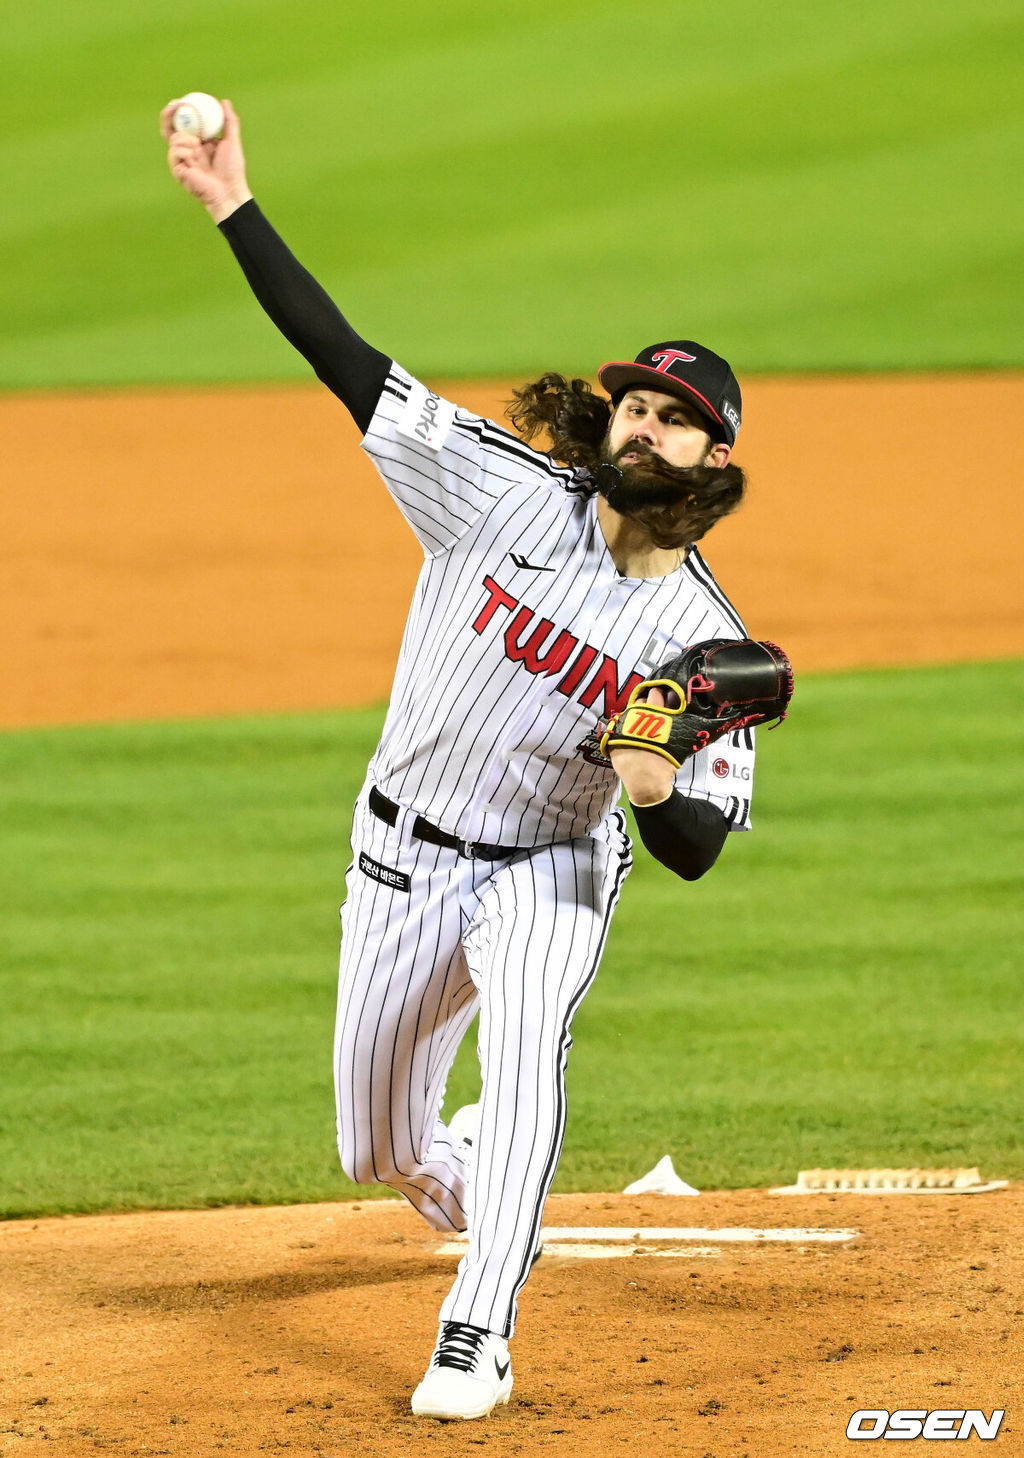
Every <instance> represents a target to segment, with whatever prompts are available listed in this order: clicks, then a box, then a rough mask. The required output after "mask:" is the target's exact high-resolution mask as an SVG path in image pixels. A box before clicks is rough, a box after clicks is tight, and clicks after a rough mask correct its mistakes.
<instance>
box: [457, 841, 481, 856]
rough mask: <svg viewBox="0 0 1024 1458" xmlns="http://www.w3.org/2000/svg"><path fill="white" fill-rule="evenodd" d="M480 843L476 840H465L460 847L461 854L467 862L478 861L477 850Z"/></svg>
mask: <svg viewBox="0 0 1024 1458" xmlns="http://www.w3.org/2000/svg"><path fill="white" fill-rule="evenodd" d="M477 844H478V842H477V841H475V840H464V841H462V843H461V844H460V846H459V854H460V855H462V856H465V858H466V860H467V861H475V860H476V848H477Z"/></svg>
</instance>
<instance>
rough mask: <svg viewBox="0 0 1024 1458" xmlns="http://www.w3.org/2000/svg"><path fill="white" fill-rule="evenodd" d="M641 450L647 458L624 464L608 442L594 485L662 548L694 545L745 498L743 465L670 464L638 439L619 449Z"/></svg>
mask: <svg viewBox="0 0 1024 1458" xmlns="http://www.w3.org/2000/svg"><path fill="white" fill-rule="evenodd" d="M629 451H638V452H639V453H640V455H641V457H642V459H641V460H639V461H636V462H633V463H631V464H628V465H623V464H622V463H621V461H620V460H616V459H613V458H612V457H611V455H610V452H609V450H608V443H607V440H606V441H605V443H604V446H603V447H602V450H601V457H602V459H601V463H600V464H599V465H598V466H596V467H595V468H594V469H593V473H592V474H593V478H594V484H595V486H596V487H597V489H598V491H599V492H600V493H601V495H602V496H603V497H604V499H605V500H606V501H607V503H608V505H609V506H610V507H611V508H612V510H613V511H617V512H618V513H619V514H620V515H621V516H625V517H629V518H630V520H632V521H635V522H636V524H637V525H638V526H640V527H642V528H643V530H644V531H645V532H646V533H647V534H648V536H649V537H650V538H651V541H652V542H653V543H654V545H655V546H656V547H665V548H678V547H689V546H690V545H692V543H694V542H696V541H699V540H700V538H701V537H702V536H704V534H705V533H706V532H708V531H709V530H710V529H711V527H713V526H714V524H715V522H716V521H719V520H720V519H721V518H722V517H723V516H726V515H727V514H728V513H729V512H730V511H734V510H735V509H736V507H737V506H738V505H739V504H740V501H741V500H742V498H743V492H744V486H745V477H744V474H743V472H742V471H741V470H740V468H739V466H735V465H733V463H732V461H729V462H728V463H727V464H726V465H724V466H709V465H706V464H701V465H697V466H670V465H669V463H668V462H667V461H666V460H664V459H663V457H661V456H658V455H656V454H655V453H654V452H653V451H651V450H649V449H648V448H645V447H644V446H643V445H642V443H641V444H638V443H637V442H636V441H632V442H630V443H628V444H627V445H625V446H623V447H622V449H621V450H620V451H619V452H618V456H620V457H621V456H622V455H624V454H626V453H627V452H629Z"/></svg>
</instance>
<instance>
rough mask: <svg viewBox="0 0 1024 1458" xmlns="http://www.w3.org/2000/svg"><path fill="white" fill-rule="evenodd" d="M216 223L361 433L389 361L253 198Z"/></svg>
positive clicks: (265, 302)
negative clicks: (363, 335) (358, 329)
mask: <svg viewBox="0 0 1024 1458" xmlns="http://www.w3.org/2000/svg"><path fill="white" fill-rule="evenodd" d="M219 226H220V230H221V232H222V233H223V234H224V236H225V238H226V239H227V240H228V242H229V243H230V245H231V249H232V252H233V253H234V255H235V257H236V258H237V259H238V262H239V264H240V265H241V268H242V272H243V273H244V274H245V276H246V278H247V279H248V281H249V286H250V288H251V289H252V291H253V293H254V294H255V295H256V297H257V299H258V300H259V302H260V303H261V304H262V306H263V308H264V309H265V310H266V312H267V314H268V315H269V316H270V318H271V319H272V320H273V321H274V323H275V324H276V325H277V327H278V329H280V331H281V333H282V334H283V335H284V337H285V338H286V339H287V340H288V342H289V343H290V344H293V345H294V346H295V348H296V349H297V350H298V351H299V353H300V354H301V355H303V356H304V358H305V359H307V360H308V361H309V363H310V364H311V365H312V366H313V370H314V372H315V373H316V375H317V377H318V379H321V380H323V382H324V384H325V385H326V386H327V388H328V389H329V390H331V391H333V393H334V394H335V395H337V397H338V399H339V400H340V401H341V402H342V404H343V405H345V406H346V407H347V408H348V410H349V412H350V414H351V416H352V419H353V420H354V421H355V423H356V424H357V425H358V427H359V429H360V430H361V431H362V432H363V434H364V435H365V434H366V431H367V429H368V427H369V424H370V421H371V420H372V419H373V412H374V411H375V410H376V408H377V402H378V400H379V399H380V396H381V391H382V390H383V389H384V384H385V381H386V380H387V377H388V371H389V370H390V368H391V360H390V359H389V358H388V356H387V355H385V354H381V352H380V350H379V349H374V348H373V346H372V345H370V344H367V342H366V340H365V339H362V338H360V336H359V335H358V334H357V333H356V331H355V330H354V329H353V328H352V326H351V324H350V323H349V322H348V320H347V319H346V318H345V316H344V315H343V314H342V313H341V311H340V310H339V309H338V307H337V305H336V304H335V303H334V302H333V301H332V300H331V298H330V297H329V295H327V294H326V293H325V292H324V290H323V289H322V288H321V287H320V285H319V284H318V283H317V281H316V279H315V278H313V276H312V274H310V273H307V271H306V270H305V269H304V268H303V267H302V264H301V263H299V261H298V259H297V258H296V257H295V255H294V254H293V253H292V252H291V250H290V249H289V248H288V246H287V244H286V243H285V242H284V241H283V240H282V239H281V238H280V237H279V236H278V234H277V233H276V232H275V231H274V229H273V228H272V227H271V226H270V224H269V223H268V222H267V220H266V218H265V217H264V216H263V214H262V212H261V211H260V209H259V208H258V207H257V205H256V203H255V201H253V200H250V201H249V202H247V203H243V204H242V206H241V207H240V208H237V209H236V211H235V212H233V213H232V214H231V216H230V217H229V218H225V220H224V222H223V223H221V224H220V225H219Z"/></svg>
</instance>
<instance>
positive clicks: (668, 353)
mask: <svg viewBox="0 0 1024 1458" xmlns="http://www.w3.org/2000/svg"><path fill="white" fill-rule="evenodd" d="M696 358H697V356H696V355H695V354H687V353H686V351H685V350H682V349H659V351H658V353H657V354H652V355H651V359H653V360H654V361H655V362H657V361H658V360H659V359H662V360H664V361H665V363H664V364H660V365H658V374H659V375H667V374H668V373H669V372H670V371H671V369H672V366H673V365H674V364H675V362H676V360H677V359H685V360H689V362H690V363H691V364H692V363H693V362H694V360H696Z"/></svg>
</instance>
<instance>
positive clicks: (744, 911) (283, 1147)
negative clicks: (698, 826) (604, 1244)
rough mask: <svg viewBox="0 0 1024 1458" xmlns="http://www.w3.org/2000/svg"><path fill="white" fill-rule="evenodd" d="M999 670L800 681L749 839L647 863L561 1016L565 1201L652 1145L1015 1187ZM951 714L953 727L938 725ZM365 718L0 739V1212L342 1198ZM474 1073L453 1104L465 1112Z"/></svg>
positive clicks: (1013, 855)
mask: <svg viewBox="0 0 1024 1458" xmlns="http://www.w3.org/2000/svg"><path fill="white" fill-rule="evenodd" d="M1022 690H1024V663H1010V664H990V665H987V666H985V667H981V668H972V669H969V670H963V669H960V668H957V669H955V670H952V669H950V670H946V669H941V668H928V669H914V670H907V671H903V672H898V671H885V672H882V671H878V672H870V673H859V674H850V675H823V676H818V677H806V678H804V679H802V680H801V681H800V682H799V684H798V692H797V697H796V700H795V703H794V710H793V713H792V716H791V718H790V720H789V721H788V722H787V724H786V725H785V726H784V727H783V728H782V729H781V730H780V731H779V732H777V733H772V734H770V735H765V736H763V737H762V741H761V745H760V750H759V769H758V784H757V790H756V829H755V832H754V833H753V834H751V835H744V836H734V837H732V838H731V841H730V844H729V845H728V847H727V850H726V852H725V854H724V856H723V859H722V862H721V863H720V865H719V866H718V867H716V869H715V870H714V871H713V872H712V873H711V874H710V875H709V877H708V878H707V879H706V880H705V881H703V882H702V883H699V884H697V885H686V884H684V883H682V882H680V881H678V880H676V879H675V878H673V877H672V876H671V875H670V874H669V873H668V872H667V871H665V870H664V869H663V868H661V867H659V866H657V865H655V864H653V863H652V862H651V861H650V860H649V859H648V858H647V857H646V855H645V853H644V852H643V850H642V848H638V851H637V867H636V869H635V871H634V873H633V875H632V877H631V878H630V881H629V883H628V884H627V886H626V889H625V892H624V895H623V899H622V904H621V906H620V909H619V912H618V914H617V916H616V920H615V922H614V924H613V928H612V933H611V938H610V942H609V946H608V950H607V952H606V955H605V959H604V964H603V967H602V970H601V972H600V975H599V977H598V980H597V982H596V984H595V987H594V990H593V991H592V993H591V995H590V997H589V998H588V1000H587V1001H586V1002H585V1003H584V1005H583V1008H582V1010H581V1012H580V1014H579V1016H578V1018H577V1021H576V1027H575V1035H576V1047H575V1050H574V1052H573V1055H572V1059H571V1066H570V1095H571V1102H570V1125H569V1134H568V1140H567V1146H566V1152H565V1156H564V1159H563V1163H562V1167H561V1171H560V1173H559V1176H558V1183H557V1186H556V1188H558V1189H562V1190H571V1189H620V1188H621V1187H622V1186H623V1185H625V1184H626V1183H627V1182H628V1181H629V1180H630V1179H632V1178H634V1177H635V1176H637V1175H638V1174H639V1173H641V1172H642V1171H643V1170H644V1169H646V1168H648V1167H649V1166H650V1165H651V1164H652V1163H653V1162H654V1161H655V1159H657V1158H659V1157H660V1156H661V1155H662V1154H665V1153H671V1154H672V1156H673V1158H674V1159H675V1161H676V1165H677V1168H678V1169H679V1170H680V1171H681V1173H683V1174H684V1175H685V1177H686V1178H687V1179H689V1180H690V1181H691V1182H692V1183H694V1184H696V1185H697V1186H698V1187H699V1188H700V1187H704V1188H708V1187H728V1186H744V1185H750V1184H765V1183H768V1182H771V1181H776V1180H784V1179H790V1178H792V1177H793V1176H794V1175H795V1173H796V1171H797V1169H798V1168H800V1167H806V1166H818V1165H844V1164H857V1165H863V1164H871V1165H902V1164H910V1165H918V1164H922V1165H949V1164H974V1163H979V1164H980V1165H981V1166H982V1168H983V1170H984V1172H985V1173H986V1174H988V1175H991V1176H1017V1177H1019V1176H1022V1175H1024V1146H1022V1136H1021V1130H1022V1127H1024V1123H1022V1117H1021V1116H1022V1113H1024V1108H1022V1103H1024V1100H1022V1096H1021V1086H1020V1067H1021V1060H1022V1054H1024V1047H1022V1044H1024V1026H1022V1018H1021V1012H1020V970H1019V947H1020V945H1021V941H1022V935H1024V927H1022V924H1021V923H1022V920H1024V915H1022V909H1021V902H1020V896H1019V874H1018V868H1019V866H1020V863H1021V840H1022V834H1021V830H1022V826H1021V811H1020V805H1021V791H1022V788H1024V786H1022V780H1024V769H1022V765H1021V761H1020V755H1019V748H1018V746H1019V735H1018V732H1017V726H1015V725H1014V723H1013V722H1012V720H1010V719H1009V718H1008V717H1007V716H1006V715H1005V714H1001V713H994V712H993V706H997V705H999V704H1005V703H1007V702H1017V703H1019V702H1020V695H1021V692H1022ZM964 706H966V708H965V707H964ZM380 717H381V716H380V712H379V711H364V712H359V713H350V714H331V715H316V716H304V717H297V716H291V717H282V718H266V719H247V720H223V721H216V722H208V721H201V722H195V723H187V722H181V723H172V724H156V725H142V726H118V727H109V728H107V727H101V728H95V727H90V728H81V729H60V730H40V731H33V732H17V733H8V734H6V735H3V736H2V737H0V784H2V787H3V788H2V804H0V823H2V824H3V827H4V835H3V839H2V857H3V862H2V872H0V874H2V880H3V884H4V886H5V888H6V889H5V901H6V905H5V911H4V917H3V922H2V928H0V935H2V938H3V942H2V946H0V979H2V981H0V1006H2V1009H3V1015H2V1018H0V1212H2V1213H4V1214H6V1215H9V1216H24V1215H28V1214H36V1213H47V1212H61V1211H84V1210H103V1209H130V1208H138V1207H159V1206H200V1205H205V1204H222V1203H230V1202H256V1203H260V1202H268V1203H276V1202H289V1201H302V1200H311V1199H323V1198H337V1197H345V1196H348V1195H352V1194H353V1193H355V1187H354V1186H352V1185H351V1184H349V1183H348V1182H347V1181H346V1180H345V1179H344V1178H343V1177H342V1176H341V1174H340V1173H339V1171H338V1169H337V1166H336V1161H335V1154H334V1144H333V1097H332V1093H331V1088H330V1045H331V1024H332V1018H333V1003H334V968H335V961H336V941H337V920H336V906H337V902H338V900H339V899H340V896H341V887H342V880H343V875H344V871H345V867H346V865H347V862H348V848H347V833H348V824H349V810H350V803H351V800H352V798H353V797H354V794H355V792H356V789H357V787H358V784H359V782H360V780H361V778H362V774H363V768H364V765H365V762H366V759H367V757H368V755H369V753H370V752H371V750H372V747H373V744H374V742H375V738H376V734H377V731H378V728H379V723H380ZM474 1081H475V1073H474V1067H473V1056H472V1049H471V1048H468V1047H467V1048H465V1049H464V1050H463V1054H462V1055H461V1056H460V1061H459V1063H458V1064H457V1067H456V1071H455V1073H454V1074H453V1078H452V1081H451V1084H450V1086H449V1106H453V1105H454V1104H456V1103H458V1102H462V1101H463V1100H464V1099H466V1098H468V1097H470V1096H472V1094H473V1092H474Z"/></svg>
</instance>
